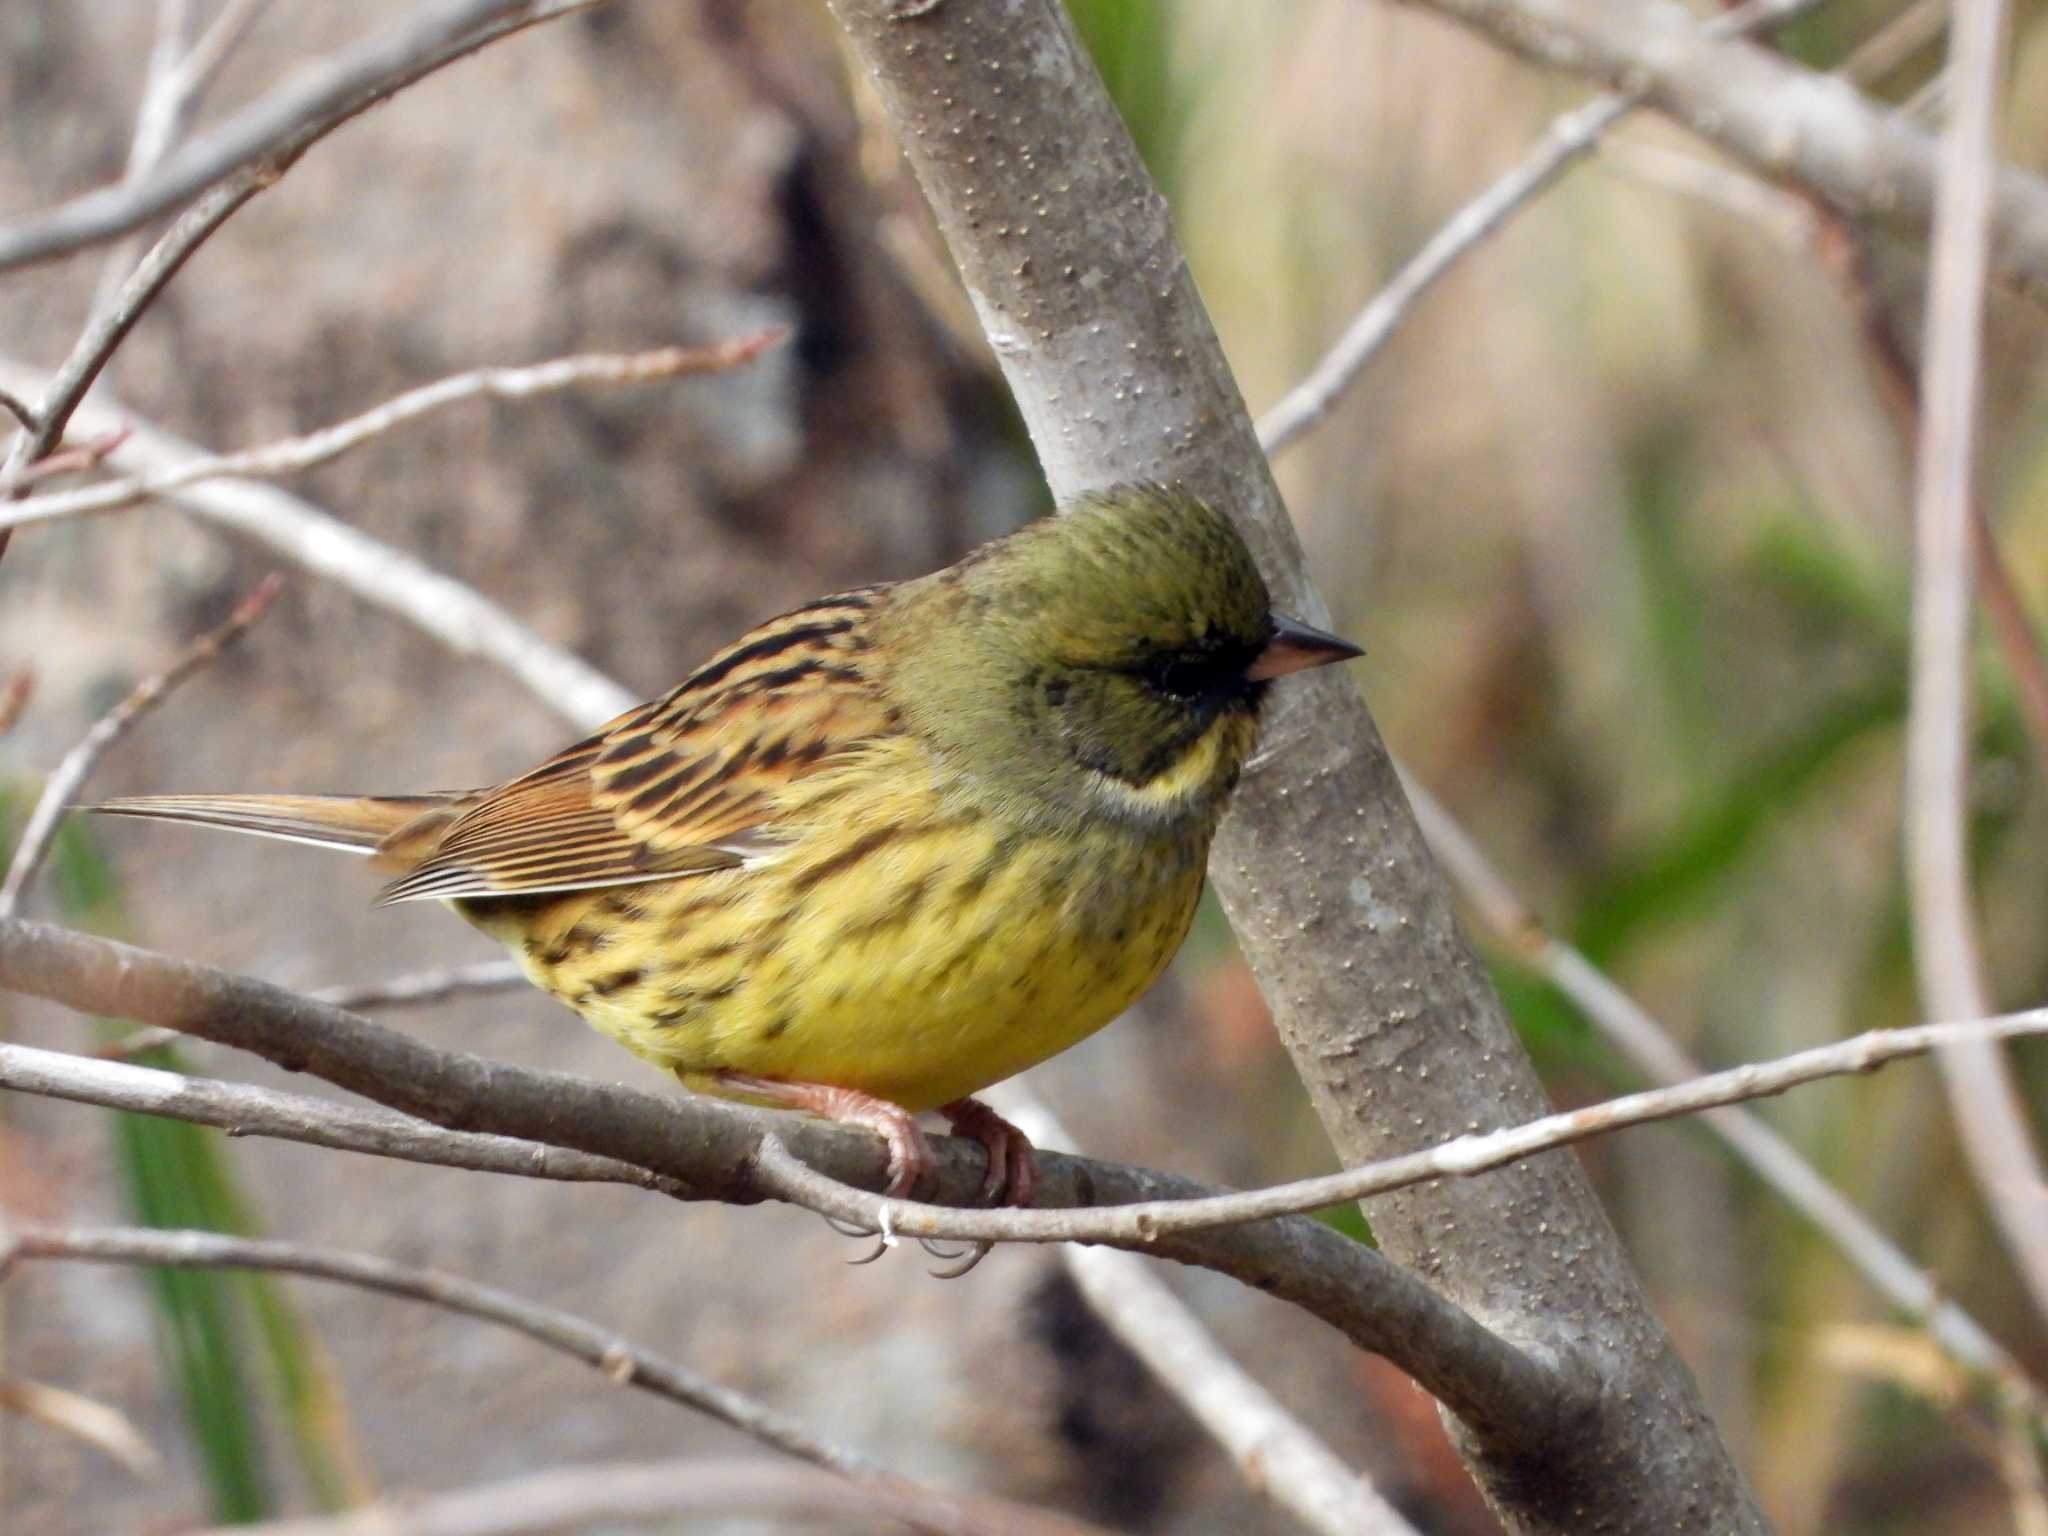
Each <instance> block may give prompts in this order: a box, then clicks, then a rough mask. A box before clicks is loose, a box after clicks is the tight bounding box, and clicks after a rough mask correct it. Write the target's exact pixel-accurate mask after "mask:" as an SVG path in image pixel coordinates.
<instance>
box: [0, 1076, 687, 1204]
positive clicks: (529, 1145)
mask: <svg viewBox="0 0 2048 1536" xmlns="http://www.w3.org/2000/svg"><path fill="white" fill-rule="evenodd" d="M0 1088H11V1089H14V1090H15V1091H16V1092H18V1093H33V1094H38V1095H40V1096H42V1097H44V1098H52V1099H65V1100H68V1101H69V1102H71V1103H73V1104H96V1105H99V1106H100V1107H101V1108H103V1109H125V1110H128V1111H131V1112H132V1113H135V1114H141V1115H161V1116H163V1117H165V1118H167V1119H172V1120H186V1121H190V1122H191V1123H192V1124H194V1125H210V1126H213V1127H214V1128H215V1129H217V1130H223V1131H226V1132H227V1133H228V1134H229V1135H231V1136H258V1137H262V1138H265V1139H267V1140H272V1141H295V1142H300V1143H302V1144H304V1145H306V1146H312V1147H328V1148H331V1149H333V1150H335V1151H340V1152H364V1153H369V1154H370V1155H372V1156H376V1157H393V1158H399V1159H402V1160H403V1161H405V1162H410V1163H431V1164H435V1165H437V1166H440V1167H444V1168H467V1169H470V1170H472V1171H474V1172H478V1173H504V1174H511V1175H513V1176H514V1177H517V1178H525V1179H554V1180H559V1181H562V1182H564V1183H571V1184H630V1185H633V1186H634V1187H635V1188H638V1189H652V1190H654V1191H656V1192H657V1193H660V1194H668V1195H674V1194H677V1193H678V1192H679V1186H678V1185H677V1184H676V1182H675V1181H674V1180H673V1179H664V1178H662V1177H661V1176H660V1175H658V1174H654V1173H650V1172H649V1171H648V1170H647V1169H645V1168H640V1167H636V1166H635V1165H633V1164H631V1163H625V1162H620V1161H619V1160H618V1159H617V1158H611V1157H597V1156H594V1155H593V1154H591V1153H588V1152H575V1151H570V1150H567V1149H565V1148H562V1147H552V1146H548V1145H546V1144H544V1143H542V1142H536V1141H525V1140H521V1139H520V1138H518V1137H515V1136H492V1135H487V1134H485V1133H482V1132H477V1131H451V1130H445V1129H443V1128H442V1127H440V1126H438V1125H429V1124H428V1123H427V1122H426V1121H424V1120H415V1119H414V1118H413V1117H412V1116H410V1115H401V1114H399V1113H397V1112H396V1111H395V1110H389V1109H382V1108H372V1107H366V1106H364V1105H360V1104H340V1103H335V1102H333V1101H331V1100H328V1099H316V1098H312V1097H309V1096H308V1095H305V1094H298V1093H284V1092H280V1091H278V1090H276V1089H272V1088H259V1087H257V1086H255V1085H253V1084H250V1083H227V1082H221V1081H218V1080H216V1079H214V1078H207V1077H192V1076H188V1075H187V1074H185V1073H182V1072H166V1071H163V1070H162V1069H160V1068H157V1067H139V1066H135V1065H133V1064H132V1063H130V1062H125V1061H114V1060H110V1059H108V1058H106V1057H104V1056H102V1055H101V1054H100V1053H98V1052H95V1053H94V1054H92V1055H90V1056H78V1055H72V1054H70V1053H68V1052H64V1051H45V1050H39V1049H37V1048H36V1047H34V1046H28V1045H9V1044H7V1043H5V1042H0Z"/></svg>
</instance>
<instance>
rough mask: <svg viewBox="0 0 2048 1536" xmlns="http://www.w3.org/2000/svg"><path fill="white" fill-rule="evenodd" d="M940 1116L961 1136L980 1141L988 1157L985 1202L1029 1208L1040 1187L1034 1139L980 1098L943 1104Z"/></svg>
mask: <svg viewBox="0 0 2048 1536" xmlns="http://www.w3.org/2000/svg"><path fill="white" fill-rule="evenodd" d="M939 1113H940V1114H942V1115H944V1116H945V1117H946V1120H947V1122H948V1123H949V1124H950V1125H951V1126H952V1127H953V1129H954V1130H955V1131H956V1132H958V1133H959V1134H960V1135H962V1136H969V1137H972V1138H973V1139H974V1140H976V1141H978V1142H980V1143H981V1146H982V1150H983V1151H984V1152H986V1153H987V1154H988V1177H987V1178H986V1179H984V1180H983V1181H982V1185H981V1198H982V1200H983V1201H984V1202H985V1203H987V1204H989V1205H994V1204H995V1203H996V1201H997V1200H998V1199H1002V1200H1004V1202H1005V1203H1006V1204H1009V1205H1029V1204H1030V1203H1031V1196H1032V1193H1033V1192H1034V1191H1035V1190H1036V1189H1037V1188H1038V1154H1037V1153H1036V1152H1035V1151H1033V1150H1032V1146H1031V1138H1030V1137H1028V1136H1026V1135H1025V1134H1024V1133H1023V1132H1022V1131H1020V1130H1018V1129H1017V1127H1016V1126H1014V1125H1012V1124H1010V1122H1009V1121H1007V1120H1005V1119H1004V1118H1003V1117H1002V1116H1001V1115H999V1114H997V1113H996V1112H995V1111H994V1110H992V1109H990V1108H989V1107H988V1106H987V1105H986V1104H984V1103H982V1102H981V1100H979V1099H955V1100H954V1101H953V1102H952V1103H950V1104H941V1105H940V1106H939Z"/></svg>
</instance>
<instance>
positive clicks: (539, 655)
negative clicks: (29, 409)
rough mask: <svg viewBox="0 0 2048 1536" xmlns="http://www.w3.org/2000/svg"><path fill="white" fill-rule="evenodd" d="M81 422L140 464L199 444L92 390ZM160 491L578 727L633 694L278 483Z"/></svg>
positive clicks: (22, 383)
mask: <svg viewBox="0 0 2048 1536" xmlns="http://www.w3.org/2000/svg"><path fill="white" fill-rule="evenodd" d="M0 377H4V379H5V380H6V382H7V384H9V385H11V386H13V387H16V388H20V389H24V390H27V391H30V392H33V391H34V390H35V389H36V388H38V387H39V384H38V381H39V379H40V378H41V375H40V374H39V373H38V372H37V371H36V370H34V369H31V368H28V367H26V366H24V365H23V364H20V363H17V362H15V361H13V360H11V359H8V358H0ZM79 418H80V420H81V421H83V422H84V423H85V424H86V426H87V427H88V428H95V429H108V428H112V427H114V426H117V425H125V426H126V427H128V428H129V431H130V435H129V439H128V441H127V443H126V444H124V445H123V447H122V448H121V450H120V452H119V453H117V454H116V455H115V458H116V461H117V462H119V463H120V464H122V465H123V466H126V467H130V468H132V469H134V470H136V471H137V472H139V473H142V474H145V475H146V474H157V473H163V472H166V471H168V470H171V469H174V468H176V467H178V466H181V465H183V464H185V463H188V462H190V461H191V460H193V459H196V458H199V457H201V456H202V451H201V450H200V449H198V448H196V447H194V446H193V445H192V444H190V443H188V442H185V441H184V440H183V439H181V438H178V437H174V436H172V435H171V434H170V433H168V432H165V431H162V430H161V429H160V428H157V427H153V426H147V425H145V424H143V423H142V422H140V421H138V420H136V419H135V418H134V417H133V416H132V415H130V414H129V413H127V412H125V411H117V410H116V409H115V408H114V407H112V406H111V405H109V404H107V403H106V402H104V401H102V400H99V399H97V398H95V399H94V400H89V401H87V402H85V404H84V405H83V406H82V407H81V408H80V410H79ZM167 495H168V499H169V500H170V501H172V502H173V503H175V504H176V505H177V506H179V507H180V508H182V509H183V510H184V511H186V512H188V513H190V514H192V515H193V516H195V517H199V518H202V519H204V520H205V521H207V522H210V523H214V524H216V525H218V526H221V527H224V528H227V529H229V530H231V531H233V532H236V533H239V534H242V535H244V536H245V537H247V538H250V539H253V540H255V541H257V542H258V543H261V544H263V545H265V546H266V547H268V548H269V549H271V550H273V551H275V552H276V553H277V554H279V555H281V556H283V557H284V558H285V559H287V560H290V561H292V562H293V563H294V564H296V565H299V566H301V567H303V568H304V569H305V570H308V571H310V572H312V573H313V574H315V575H318V576H325V577H327V578H328V579H329V580H331V581H333V582H335V583H336V584H337V585H338V586H341V587H343V588H345V589H346V590H348V591H350V592H353V593H355V594H356V595H357V596H358V597H361V598H363V599H364V600H365V601H367V602H370V603H374V604H375V605H376V606H378V607H380V608H384V609H387V610H389V611H391V612H393V613H396V614H398V615H399V616H400V617H402V618H404V619H405V620H406V621H407V622H409V623H411V624H412V625H414V626H415V627H416V628H418V629H420V630H421V631H423V632H424V633H426V634H428V635H430V636H432V637H433V638H434V639H436V640H439V641H440V642H441V643H442V644H443V645H445V646H447V647H448V648H449V649H451V650H453V651H454V652H456V653H457V654H458V655H463V656H481V657H485V658H487V659H489V660H490V661H491V662H492V663H493V664H495V665H496V666H499V667H501V668H503V669H504V670H505V671H507V672H509V673H510V674H511V675H512V676H513V677H514V678H515V679H517V680H518V681H519V682H520V683H521V684H522V685H524V686H525V687H526V688H527V689H528V690H529V691H530V692H531V693H533V694H534V696H535V697H536V698H538V699H539V700H540V701H541V702H542V703H543V704H545V705H547V706H548V707H549V708H550V709H553V710H555V711H556V712H557V713H559V714H560V715H561V716H562V717H563V718H564V719H566V720H568V721H570V722H571V723H572V724H574V725H576V726H578V727H579V728H582V729H586V730H587V729H590V728H592V727H595V726H597V725H600V724H602V723H603V722H604V721H606V720H609V719H610V718H612V716H614V715H616V714H618V713H620V712H621V711H622V710H626V709H630V708H631V707H632V706H633V705H634V704H636V703H638V702H639V697H638V695H636V694H633V693H629V692H628V691H627V690H625V689H624V688H621V687H620V686H619V685H618V684H617V683H615V682H613V681H612V680H611V679H610V678H608V677H606V676H605V675H604V674H603V673H601V672H599V671H597V669H596V668H594V667H592V666H590V665H589V663H587V662H585V661H583V660H582V659H580V658H579V657H577V656H574V655H572V654H570V653H569V652H568V651H565V650H563V649H562V648H561V647H559V646H556V645H553V644H551V643H550V642H548V641H547V640H545V639H543V638H542V637H541V636H540V635H537V634H535V633H534V632H533V630H531V629H529V628H528V627H527V626H526V625H525V624H523V623H521V622H520V621H519V620H518V619H516V618H514V617H513V616H512V615H511V614H510V613H507V612H506V611H505V610H504V609H503V608H501V607H499V606H498V605H497V604H496V603H494V602H492V601H491V600H490V599H489V598H487V597H485V596H484V595H483V594H482V593H480V592H478V591H477V590H476V589H475V588H474V587H471V586H469V585H468V584H466V583H464V582H460V581H456V580H455V579H453V578H452V577H449V576H444V575H443V574H441V573H440V572H439V571H436V570H434V569H432V568H431V567H429V566H427V565H425V564H423V563H422V562H420V561H419V560H417V559H415V558H414V557H413V556H411V555H409V554H407V553H406V552H405V551H403V550H401V549H398V548H396V547H395V546H393V545H390V544H386V543H384V542H382V541H381V540H378V539H374V538H372V537H370V536H369V535H368V534H366V533H362V532H359V531H358V530H356V529H354V528H351V527H349V526H348V524H346V523H344V522H342V521H341V520H340V519H339V518H336V517H334V516H333V515H332V514H330V513H328V512H325V511H323V510H321V509H320V508H319V507H316V506H314V505H313V504H312V503H311V502H309V501H307V500H305V499H304V498H303V497H300V496H295V495H293V494H291V493H290V492H288V491H285V490H282V489H280V488H279V487H277V486H272V485H261V484H256V483H253V482H249V481H240V480H222V481H214V482H210V483H208V484H205V485H191V486H185V487H183V488H182V489H179V490H176V491H172V492H169V493H167Z"/></svg>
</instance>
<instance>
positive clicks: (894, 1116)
mask: <svg viewBox="0 0 2048 1536" xmlns="http://www.w3.org/2000/svg"><path fill="white" fill-rule="evenodd" d="M718 1081H719V1084H720V1086H722V1087H726V1088H731V1089H732V1090H734V1091H735V1092H737V1093H742V1094H745V1095H747V1096H748V1097H750V1098H756V1099H766V1100H767V1101H768V1102H769V1103H771V1104H783V1105H787V1106H788V1107H789V1108H791V1109H802V1110H808V1111H809V1112H810V1113H812V1114H814V1115H817V1116H820V1117H821V1118H823V1119H826V1120H837V1121H839V1122H841V1123H842V1124H845V1125H858V1126H861V1127H863V1128H864V1129H866V1130H870V1131H873V1132H874V1133H875V1134H876V1135H877V1136H879V1137H881V1138H882V1140H883V1141H884V1142H885V1143H887V1144H888V1148H889V1187H888V1188H887V1189H886V1190H885V1191H883V1193H885V1194H887V1195H888V1196H889V1198H890V1199H892V1200H901V1199H903V1198H905V1197H906V1196H908V1195H909V1194H910V1192H911V1191H912V1190H914V1189H915V1188H917V1186H918V1184H919V1182H920V1181H921V1180H922V1179H923V1178H924V1177H925V1175H926V1174H928V1173H930V1172H931V1171H932V1169H933V1167H934V1159H933V1157H932V1144H931V1143H930V1142H929V1141H927V1140H925V1135H924V1132H923V1131H921V1130H919V1129H918V1128H917V1122H916V1121H914V1120H912V1119H911V1118H910V1112H909V1111H908V1110H906V1109H905V1108H903V1106H902V1105H900V1104H891V1103H890V1102H889V1101H888V1100H887V1099H878V1098H876V1097H875V1096H874V1095H873V1094H872V1093H862V1092H861V1091H860V1090H859V1089H858V1088H832V1087H828V1086H827V1085H825V1084H824V1083H786V1082H781V1081H779V1080H777V1079H775V1078H772V1077H749V1076H748V1075H747V1074H746V1073H744V1072H721V1073H719V1074H718ZM962 1102H964V1103H970V1104H971V1103H973V1100H971V1099H969V1100H963V1101H962ZM975 1107H976V1108H977V1109H979V1108H980V1107H981V1106H979V1105H975ZM949 1109H950V1106H949ZM984 1113H988V1114H990V1118H991V1119H994V1118H996V1117H995V1116H994V1115H993V1114H992V1113H991V1112H989V1111H984ZM956 1123H957V1122H956ZM997 1123H998V1124H1001V1123H1002V1122H1001V1121H1000V1120H998V1122H997ZM1028 1150H1029V1148H1028V1144H1027V1151H1028ZM991 1156H993V1154H991Z"/></svg>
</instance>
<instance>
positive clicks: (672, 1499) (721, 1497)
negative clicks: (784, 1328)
mask: <svg viewBox="0 0 2048 1536" xmlns="http://www.w3.org/2000/svg"><path fill="white" fill-rule="evenodd" d="M664 1517H667V1518H668V1519H669V1520H671V1521H677V1520H680V1521H687V1522H691V1523H689V1524H686V1525H673V1526H670V1527H667V1528H670V1529H675V1530H679V1531H680V1530H696V1529H699V1528H700V1527H699V1526H698V1525H697V1524H695V1523H694V1522H697V1521H704V1520H714V1519H716V1520H718V1521H719V1526H718V1528H719V1529H725V1528H727V1524H728V1521H729V1520H730V1519H731V1518H732V1517H745V1523H746V1525H747V1526H748V1527H749V1528H750V1529H762V1528H763V1527H761V1526H760V1525H758V1524H757V1522H759V1521H761V1520H773V1521H775V1522H776V1523H775V1525H774V1527H773V1529H775V1530H778V1531H781V1530H785V1529H789V1528H790V1527H788V1526H787V1525H786V1524H785V1523H784V1522H789V1521H799V1522H802V1523H803V1524H804V1525H806V1526H808V1525H809V1524H810V1523H811V1522H813V1521H816V1522H819V1523H820V1525H821V1526H822V1527H823V1528H824V1529H826V1530H828V1531H829V1530H845V1529H849V1527H848V1525H847V1522H848V1521H849V1520H858V1521H860V1522H862V1523H861V1524H860V1526H859V1527H858V1528H859V1529H861V1530H866V1529H868V1525H867V1522H869V1521H873V1520H886V1521H888V1522H890V1524H891V1525H892V1526H894V1525H895V1524H897V1523H902V1524H905V1525H910V1526H914V1527H917V1528H920V1529H924V1530H935V1531H947V1532H957V1533H959V1536H970V1533H971V1536H1084V1533H1087V1532H1097V1533H1098V1536H1100V1532H1099V1528H1098V1527H1095V1526H1085V1525H1083V1524H1081V1522H1079V1521H1077V1520H1075V1519H1073V1518H1072V1517H1071V1516H1062V1515H1054V1514H1049V1513H1047V1512H1045V1511H1042V1510H1036V1509H1026V1508H1022V1507H1020V1506H1018V1505H1015V1504H1010V1503H1008V1502H1006V1501H1004V1500H1000V1499H990V1498H983V1497H979V1496H974V1495H955V1494H949V1493H942V1492H937V1491H935V1490H931V1489H925V1488H918V1487H913V1486H911V1485H909V1484H907V1483H906V1484H899V1485H897V1486H895V1487H893V1488H892V1487H886V1486H884V1485H882V1484H881V1483H880V1482H868V1483H862V1484H849V1483H847V1482H846V1481H845V1480H844V1479H843V1478H837V1477H833V1476H831V1475H830V1474H828V1473H824V1472H815V1471H812V1470H811V1469H810V1468H808V1467H801V1466H796V1465H793V1464H791V1463H788V1462H768V1461H761V1462H749V1461H739V1462H735V1461H730V1460H724V1459H721V1460H718V1461H711V1460H708V1459H691V1460H687V1461H685V1460H677V1461H657V1462H597V1463H595V1464H592V1465H578V1466H574V1467H562V1468H559V1469H557V1470H554V1471H549V1472H534V1473H529V1474H527V1475H526V1476H523V1477H512V1478H507V1479H505V1480H504V1481H502V1482H496V1483H490V1484H486V1485H484V1486H482V1487H478V1488H463V1489H458V1490H455V1491H453V1492H449V1493H430V1494H420V1495H415V1496H411V1497H408V1498H405V1499H402V1500H399V1499H394V1500H390V1501H388V1502H386V1503H383V1504H378V1505H372V1506H370V1507H369V1508H366V1509H352V1510H349V1511H347V1512H346V1513H344V1514H338V1515H309V1516H302V1517H300V1518H298V1519H295V1520H267V1521H264V1522H263V1523H261V1524H258V1525H234V1526H220V1527H216V1528H215V1529H214V1530H211V1531H207V1532H202V1533H199V1536H527V1533H532V1536H555V1533H559V1532H565V1531H570V1530H581V1529H583V1528H584V1527H585V1526H589V1525H596V1524H600V1523H601V1524H602V1525H603V1527H604V1528H605V1529H611V1528H612V1527H613V1526H614V1525H617V1524H619V1523H621V1522H633V1523H638V1522H643V1521H652V1520H660V1519H663V1518H664ZM720 1517H725V1518H723V1519H721V1518H720Z"/></svg>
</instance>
